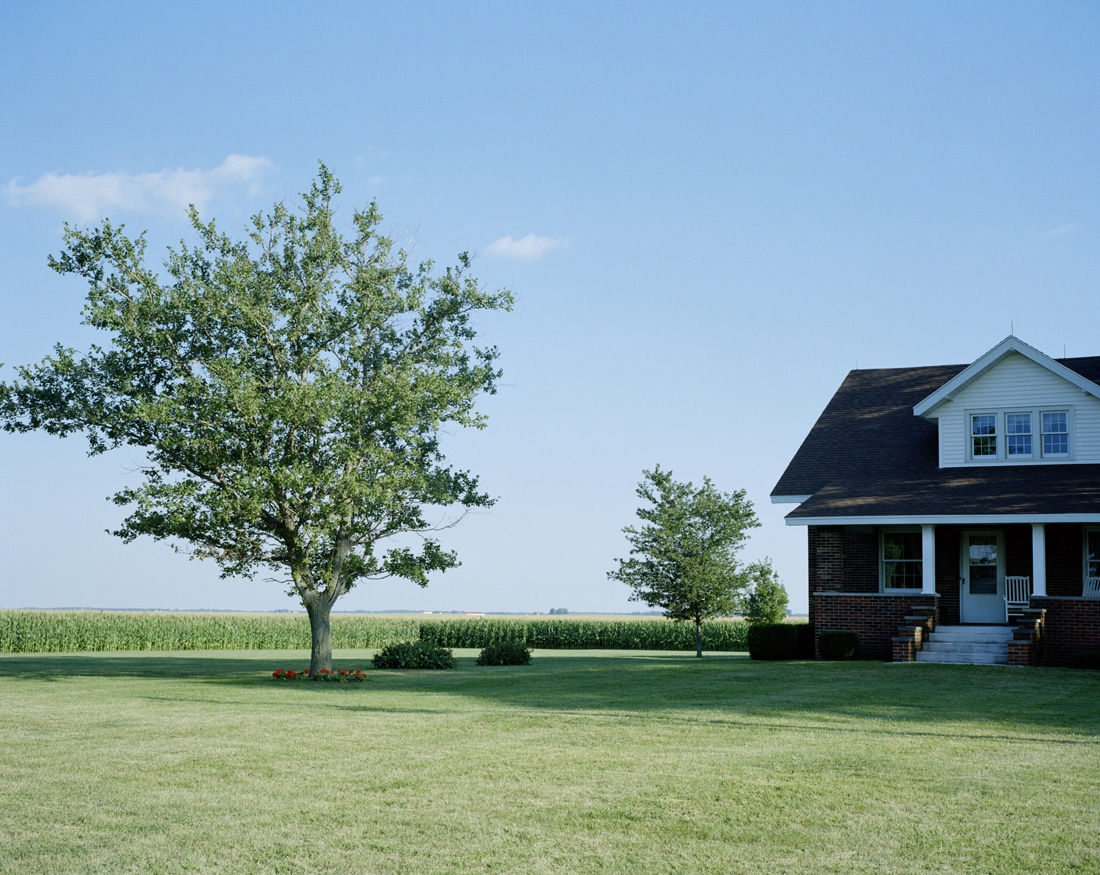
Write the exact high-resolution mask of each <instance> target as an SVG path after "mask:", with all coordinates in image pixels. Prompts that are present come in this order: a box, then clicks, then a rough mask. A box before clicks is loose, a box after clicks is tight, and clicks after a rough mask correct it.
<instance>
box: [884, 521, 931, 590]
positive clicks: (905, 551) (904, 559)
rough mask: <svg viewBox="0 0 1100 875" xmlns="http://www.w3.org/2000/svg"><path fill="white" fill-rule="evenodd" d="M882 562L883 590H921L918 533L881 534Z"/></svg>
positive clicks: (919, 541)
mask: <svg viewBox="0 0 1100 875" xmlns="http://www.w3.org/2000/svg"><path fill="white" fill-rule="evenodd" d="M882 560H883V562H882V585H883V588H884V589H920V588H921V574H922V572H921V568H922V564H921V535H920V532H883V533H882Z"/></svg>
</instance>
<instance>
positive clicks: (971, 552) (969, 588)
mask: <svg viewBox="0 0 1100 875" xmlns="http://www.w3.org/2000/svg"><path fill="white" fill-rule="evenodd" d="M1004 552H1005V551H1004V545H1003V543H1002V541H1001V533H1000V532H963V538H962V594H961V599H960V605H959V607H960V613H961V614H962V617H961V619H962V621H963V622H964V623H1003V622H1005V556H1004Z"/></svg>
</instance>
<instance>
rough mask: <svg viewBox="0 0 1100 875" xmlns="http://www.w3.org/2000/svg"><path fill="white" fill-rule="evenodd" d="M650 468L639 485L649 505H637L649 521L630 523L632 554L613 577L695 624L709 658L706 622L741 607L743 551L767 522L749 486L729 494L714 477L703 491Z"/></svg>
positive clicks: (699, 646) (705, 482)
mask: <svg viewBox="0 0 1100 875" xmlns="http://www.w3.org/2000/svg"><path fill="white" fill-rule="evenodd" d="M643 474H644V479H643V480H642V482H641V483H639V484H638V488H637V495H638V497H639V498H640V499H642V500H643V501H644V502H646V503H647V505H648V506H643V507H641V508H639V509H638V511H637V516H638V518H639V519H641V520H642V521H643V525H642V526H640V527H637V528H635V527H634V526H627V527H626V528H624V529H623V533H624V534H625V535H626V536H627V540H628V541H629V542H630V558H628V559H617V560H616V561H617V562H618V563H619V567H618V569H617V570H615V571H610V572H608V574H607V576H608V577H609V578H610V579H611V580H617V581H619V582H620V583H625V584H626V585H627V586H629V587H630V589H631V590H632V593H631V596H630V598H631V600H632V601H641V602H645V603H646V604H647V605H649V606H650V607H656V608H661V609H662V610H663V611H664V613H665V616H666V617H668V618H669V619H672V620H690V621H692V622H693V623H695V627H696V654H697V655H699V656H702V640H701V631H702V630H701V626H702V624H703V622H704V621H706V620H708V619H710V618H712V617H719V616H726V615H729V614H733V613H735V612H736V611H737V610H738V608H739V607H740V597H741V590H742V589H743V588H744V586H745V577H744V574H743V573H742V572H740V571H739V569H738V567H737V553H738V551H739V550H740V549H741V545H742V544H743V543H744V541H745V539H746V538H747V537H748V530H749V529H750V528H753V527H755V526H758V525H760V523H759V521H758V520H757V518H756V514H755V512H754V511H753V507H752V502H751V501H749V500H748V499H747V498H746V497H745V490H743V489H741V490H738V491H737V492H732V493H722V492H719V491H718V490H717V489H716V488H715V487H714V484H713V483H711V481H710V479H709V478H704V479H703V485H702V486H701V487H700V488H699V489H696V488H695V487H694V486H693V485H692V484H691V483H678V482H677V481H675V480H673V479H672V472H671V471H662V470H661V466H660V465H657V466H656V467H654V469H653V470H652V471H644V472H643Z"/></svg>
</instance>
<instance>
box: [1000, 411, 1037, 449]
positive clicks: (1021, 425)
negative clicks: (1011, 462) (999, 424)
mask: <svg viewBox="0 0 1100 875" xmlns="http://www.w3.org/2000/svg"><path fill="white" fill-rule="evenodd" d="M1005 432H1006V434H1007V439H1006V443H1005V449H1006V450H1008V455H1009V458H1011V457H1013V456H1015V457H1017V458H1021V459H1030V458H1031V414H1030V413H1006V414H1005Z"/></svg>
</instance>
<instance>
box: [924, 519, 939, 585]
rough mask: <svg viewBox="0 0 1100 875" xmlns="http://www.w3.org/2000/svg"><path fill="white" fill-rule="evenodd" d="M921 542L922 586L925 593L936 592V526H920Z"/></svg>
mask: <svg viewBox="0 0 1100 875" xmlns="http://www.w3.org/2000/svg"><path fill="white" fill-rule="evenodd" d="M920 542H921V588H920V591H921V593H922V594H924V595H935V594H936V527H935V526H932V525H922V526H921V527H920Z"/></svg>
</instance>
